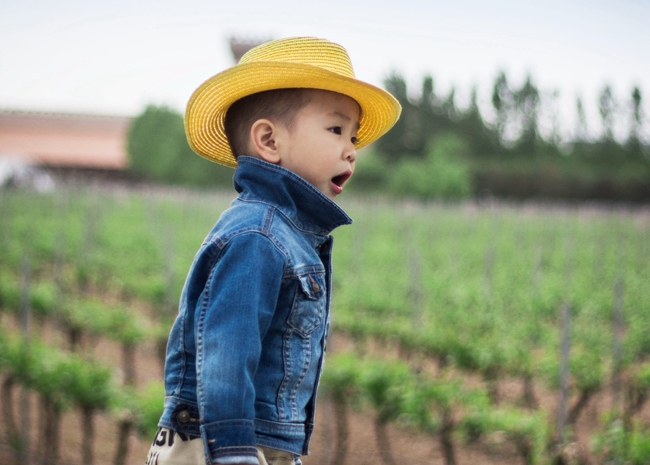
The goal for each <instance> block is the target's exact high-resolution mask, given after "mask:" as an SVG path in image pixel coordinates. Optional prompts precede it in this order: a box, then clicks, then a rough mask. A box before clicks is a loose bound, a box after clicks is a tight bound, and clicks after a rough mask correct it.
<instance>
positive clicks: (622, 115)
mask: <svg viewBox="0 0 650 465" xmlns="http://www.w3.org/2000/svg"><path fill="white" fill-rule="evenodd" d="M384 84H385V87H386V89H387V90H388V91H390V92H391V93H392V94H393V95H394V96H395V97H396V98H397V99H398V100H399V101H400V103H401V105H402V116H401V118H400V120H399V121H398V122H397V124H396V125H395V126H394V127H393V128H392V129H391V130H390V131H389V132H388V133H387V134H386V135H385V136H384V137H382V138H381V139H379V140H378V141H377V142H376V143H375V144H373V145H372V146H371V147H369V148H367V149H362V151H361V156H360V157H359V158H358V164H357V172H356V174H355V180H354V182H352V183H351V185H350V186H351V188H353V189H355V190H357V191H362V192H363V191H365V192H374V193H376V192H380V193H385V194H393V195H398V196H402V197H415V198H419V199H430V198H438V199H449V200H453V199H463V198H468V197H478V198H481V197H499V198H507V199H522V200H523V199H563V200H599V201H623V202H646V201H648V200H650V145H648V140H647V134H645V132H647V131H645V129H644V124H645V121H644V114H643V111H642V94H641V90H640V89H639V88H638V87H634V88H633V89H632V91H631V93H630V97H629V99H628V100H627V101H625V102H619V101H617V100H616V99H615V97H614V92H613V90H612V88H611V86H609V85H606V86H604V87H603V89H602V91H601V92H600V95H599V96H598V109H599V115H600V118H601V124H600V127H601V131H600V134H596V131H594V130H593V129H592V128H590V127H589V126H588V124H587V118H586V116H585V110H584V104H583V101H582V99H581V98H579V97H578V98H577V99H576V108H575V111H576V115H577V118H576V121H577V123H576V127H575V128H574V129H573V130H570V129H567V128H566V126H565V125H563V124H562V122H561V121H560V116H559V110H558V108H557V97H558V95H557V93H548V92H544V91H542V90H540V89H539V88H538V87H537V85H536V84H535V82H534V80H533V79H532V77H530V76H529V77H528V78H527V79H526V80H525V81H524V83H523V84H522V85H521V86H520V87H518V88H516V87H514V86H512V85H511V84H510V81H509V79H508V77H507V76H506V74H505V73H503V72H501V73H499V74H498V76H497V77H496V79H495V81H494V85H493V91H492V95H491V113H492V114H491V117H490V118H489V120H488V119H487V118H486V117H484V116H483V114H482V111H481V109H480V108H479V104H478V97H477V92H476V90H473V91H472V92H471V93H470V95H471V97H470V99H469V104H468V105H467V106H466V107H465V108H461V107H459V106H458V104H457V103H456V100H457V97H456V89H455V88H452V89H451V91H450V92H449V93H448V94H447V95H445V96H443V95H438V94H437V92H436V89H435V85H434V80H433V78H432V77H431V76H425V77H424V78H423V80H422V86H421V89H420V91H419V93H413V92H410V91H409V89H408V88H407V84H406V81H405V79H404V78H403V77H402V76H401V75H400V74H398V73H394V74H393V75H391V76H389V77H388V78H387V79H386V80H385V82H384ZM644 131H645V132H644ZM621 134H624V136H621ZM128 152H129V156H130V158H131V166H132V169H133V170H134V171H135V172H136V173H138V174H140V175H143V176H144V177H146V178H148V179H150V180H153V181H158V182H164V183H173V184H186V185H193V186H199V187H209V186H210V187H215V186H218V187H230V186H231V185H232V171H231V170H230V169H228V168H224V167H222V166H220V165H216V164H214V163H211V162H208V161H206V160H204V159H202V158H200V157H197V156H193V155H192V156H189V155H191V154H192V150H191V149H190V147H189V145H188V144H187V141H186V139H185V134H184V129H183V117H182V115H181V114H179V113H178V112H176V111H175V110H172V109H170V108H168V107H164V106H162V107H157V106H149V107H147V108H146V109H145V110H144V112H143V113H142V114H140V115H139V116H138V117H137V118H136V119H135V120H134V122H133V125H132V127H131V131H130V134H129V139H128Z"/></svg>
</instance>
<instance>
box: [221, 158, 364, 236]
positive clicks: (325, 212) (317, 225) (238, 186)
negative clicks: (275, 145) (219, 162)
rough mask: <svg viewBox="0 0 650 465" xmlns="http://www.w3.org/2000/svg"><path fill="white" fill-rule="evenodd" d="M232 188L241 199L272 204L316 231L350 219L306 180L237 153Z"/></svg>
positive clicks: (299, 223)
mask: <svg viewBox="0 0 650 465" xmlns="http://www.w3.org/2000/svg"><path fill="white" fill-rule="evenodd" d="M234 182H235V190H236V191H237V192H239V198H240V199H242V200H254V201H259V202H263V203H267V204H270V205H273V206H274V207H276V208H277V209H278V210H280V211H281V212H282V213H284V214H285V215H286V216H287V217H289V218H290V219H291V220H292V221H293V222H294V223H295V224H296V226H298V228H300V229H303V230H306V231H310V232H314V233H317V234H329V233H330V232H331V231H332V230H333V229H335V228H337V227H339V226H342V225H345V224H350V223H352V219H351V218H350V217H349V216H348V215H347V214H346V213H345V212H344V211H343V210H342V209H341V208H340V207H339V206H338V205H336V203H334V202H333V201H332V200H330V199H329V198H328V197H327V196H326V195H325V194H323V193H322V192H320V191H319V190H318V189H316V188H315V187H314V186H313V185H311V184H310V183H309V182H307V181H306V180H304V179H303V178H301V177H300V176H298V175H297V174H295V173H293V172H292V171H289V170H288V169H286V168H283V167H281V166H278V165H274V164H272V163H268V162H266V161H264V160H260V159H258V158H253V157H249V156H240V157H238V158H237V169H236V170H235V177H234Z"/></svg>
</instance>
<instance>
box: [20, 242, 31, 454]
mask: <svg viewBox="0 0 650 465" xmlns="http://www.w3.org/2000/svg"><path fill="white" fill-rule="evenodd" d="M30 274H31V270H30V263H29V257H28V256H27V254H23V259H22V263H21V279H20V332H21V335H22V338H23V344H24V346H25V348H26V349H28V346H29V340H30V330H31V306H30V297H31V289H30V285H31V282H30V281H31V279H30V278H31V276H30ZM30 413H31V408H30V399H29V390H28V389H27V387H25V386H23V387H22V388H21V390H20V415H21V417H20V451H19V455H20V461H21V462H22V463H29V462H30V456H29V430H30V426H31V422H30Z"/></svg>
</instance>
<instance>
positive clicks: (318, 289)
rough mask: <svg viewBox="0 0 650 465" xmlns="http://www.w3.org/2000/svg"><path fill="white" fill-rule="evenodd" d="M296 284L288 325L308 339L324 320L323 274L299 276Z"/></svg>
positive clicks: (324, 290)
mask: <svg viewBox="0 0 650 465" xmlns="http://www.w3.org/2000/svg"><path fill="white" fill-rule="evenodd" d="M298 282H299V285H298V289H297V290H296V295H295V297H294V299H293V306H292V308H291V314H290V315H289V321H288V323H289V326H291V327H292V328H294V329H295V330H296V331H298V332H299V333H300V334H301V335H303V336H304V337H308V336H309V335H310V334H311V333H313V332H314V330H315V329H316V328H318V327H319V326H320V325H322V324H323V320H324V318H325V303H326V302H325V301H326V299H327V295H326V294H327V293H326V288H325V273H308V274H304V275H299V276H298Z"/></svg>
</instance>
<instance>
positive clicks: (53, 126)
mask: <svg viewBox="0 0 650 465" xmlns="http://www.w3.org/2000/svg"><path fill="white" fill-rule="evenodd" d="M131 121H132V118H130V117H124V116H107V115H83V114H72V113H40V112H28V111H16V110H0V156H3V155H10V156H14V157H20V158H25V159H28V160H30V161H33V162H35V163H38V164H42V165H47V166H60V167H75V168H99V169H124V168H126V167H127V166H128V157H127V153H126V140H127V135H128V130H129V126H130V124H131Z"/></svg>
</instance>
